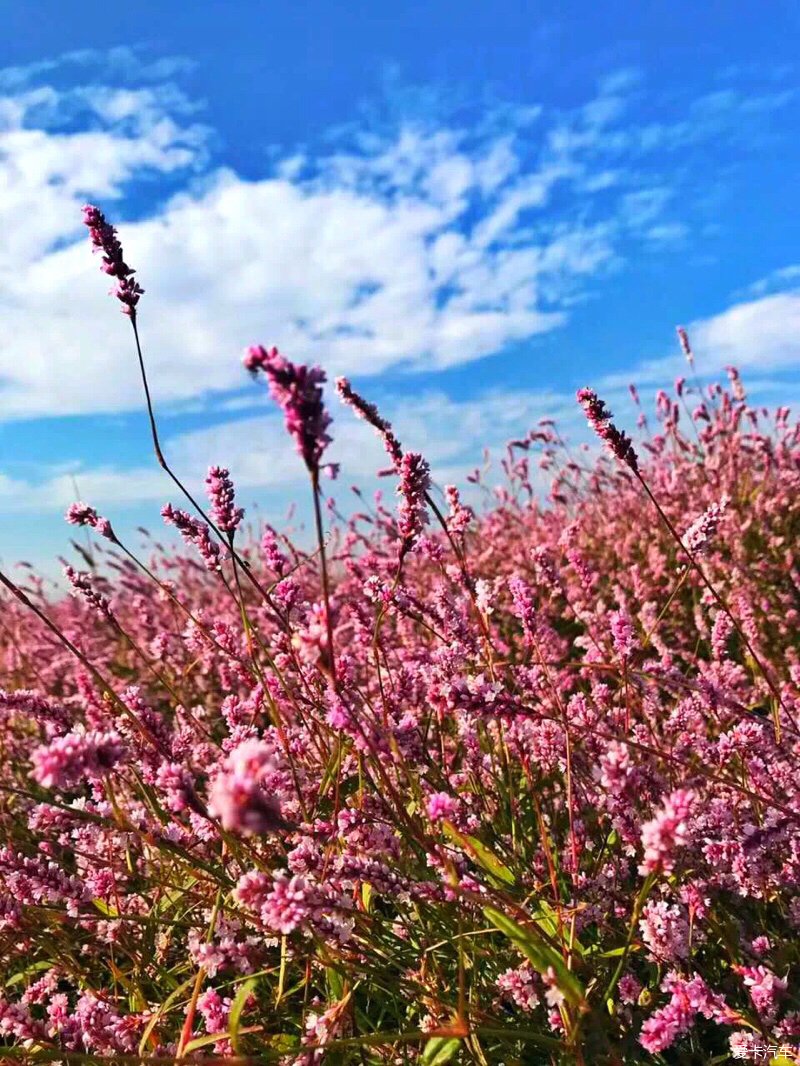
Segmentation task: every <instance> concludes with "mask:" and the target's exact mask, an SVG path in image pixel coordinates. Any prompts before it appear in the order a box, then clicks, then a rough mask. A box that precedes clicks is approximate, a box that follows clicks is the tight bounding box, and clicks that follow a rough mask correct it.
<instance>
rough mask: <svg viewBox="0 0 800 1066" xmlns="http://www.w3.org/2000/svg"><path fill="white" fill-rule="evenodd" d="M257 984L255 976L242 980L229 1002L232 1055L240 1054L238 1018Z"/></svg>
mask: <svg viewBox="0 0 800 1066" xmlns="http://www.w3.org/2000/svg"><path fill="white" fill-rule="evenodd" d="M257 984H258V978H257V977H251V978H249V980H247V981H244V982H242V984H241V986H240V988H239V991H238V992H237V993H236V997H235V998H234V1001H233V1003H232V1004H231V1012H230V1014H229V1015H228V1028H229V1029H230V1031H231V1044H232V1045H233V1053H234V1055H241V1052H240V1050H239V1020H240V1018H241V1017H242V1011H243V1010H244V1005H245V1003H246V1002H247V1000H248V998H249V996H250V993H251V992H252V991H253V989H254V988H255V987H256V985H257Z"/></svg>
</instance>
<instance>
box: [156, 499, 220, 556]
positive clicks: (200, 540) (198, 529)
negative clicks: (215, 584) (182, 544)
mask: <svg viewBox="0 0 800 1066" xmlns="http://www.w3.org/2000/svg"><path fill="white" fill-rule="evenodd" d="M161 514H162V516H163V518H164V521H165V522H166V523H167V524H168V525H171V526H175V528H176V529H177V530H178V532H179V533H180V535H181V536H182V537H183V539H184V540H185V541H186V543H187V544H191V545H192V546H193V547H195V548H196V549H197V551H198V552H199V553H200V556H201V558H202V560H203V562H204V563H205V566H206V570H219V569H220V558H219V545H218V544H215V543H214V541H213V540H212V539H211V533H210V532H209V529H208V526H207V525H206V523H205V522H199V521H198V520H197V519H196V518H192V516H191V515H190V514H187V513H186V511H181V510H179V508H177V507H173V506H172V504H171V503H168V504H165V506H164V507H162V508H161Z"/></svg>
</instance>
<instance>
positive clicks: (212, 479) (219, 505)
mask: <svg viewBox="0 0 800 1066" xmlns="http://www.w3.org/2000/svg"><path fill="white" fill-rule="evenodd" d="M206 490H207V492H208V498H209V500H210V501H211V517H212V519H213V520H214V523H215V524H216V525H217V526H218V527H219V529H221V530H222V532H223V533H235V532H236V529H237V527H238V525H239V523H240V522H241V520H242V519H243V518H244V510H243V508H241V507H235V506H234V498H235V493H234V488H233V481H231V476H230V472H229V471H228V470H226V469H225V468H224V467H222V466H210V467H209V468H208V477H207V478H206Z"/></svg>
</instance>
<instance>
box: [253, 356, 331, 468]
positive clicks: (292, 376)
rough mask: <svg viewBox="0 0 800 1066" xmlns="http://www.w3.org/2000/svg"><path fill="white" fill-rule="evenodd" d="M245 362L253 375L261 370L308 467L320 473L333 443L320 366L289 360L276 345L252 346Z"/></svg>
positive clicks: (324, 378)
mask: <svg viewBox="0 0 800 1066" xmlns="http://www.w3.org/2000/svg"><path fill="white" fill-rule="evenodd" d="M244 365H245V368H246V369H247V370H249V371H250V372H251V373H252V374H257V373H258V371H259V370H262V371H263V372H264V373H265V374H266V375H267V379H268V381H269V391H270V395H271V396H272V398H273V400H274V401H275V402H276V403H277V404H278V406H279V407H280V408H281V409H282V410H283V414H284V418H285V422H286V429H287V430H288V432H289V434H290V436H291V437H293V438H294V441H295V444H296V445H297V450H298V452H299V453H300V455H301V456H302V458H303V461H304V462H305V464H306V466H307V467H308V469H309V470H310V471H312V472H317V471H318V469H319V461H320V459H321V457H322V453H323V452H324V451H325V449H326V448H327V446H328V445H329V444H330V442H331V438H330V437H329V436H328V432H327V431H328V427H329V426H330V424H331V418H330V415H329V414H328V413H327V411H326V410H325V406H324V404H323V402H322V386H323V384H324V383H325V380H326V377H325V372H324V370H322V369H321V368H320V367H318V366H316V367H310V366H303V365H297V364H295V363H290V362H289V360H288V359H285V358H284V357H283V356H282V355H281V354H280V352H279V351H278V349H277V348H272V349H271V350H270V351H267V350H266V348H263V347H262V346H261V345H255V346H253V347H252V348H249V349H248V351H247V355H246V356H245V359H244Z"/></svg>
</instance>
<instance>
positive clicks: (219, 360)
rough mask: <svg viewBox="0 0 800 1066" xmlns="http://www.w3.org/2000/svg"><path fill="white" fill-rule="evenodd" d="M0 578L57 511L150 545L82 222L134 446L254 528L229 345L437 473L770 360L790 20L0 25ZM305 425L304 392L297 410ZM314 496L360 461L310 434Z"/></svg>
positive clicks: (368, 452) (438, 3) (216, 9)
mask: <svg viewBox="0 0 800 1066" xmlns="http://www.w3.org/2000/svg"><path fill="white" fill-rule="evenodd" d="M0 17H1V18H2V23H3V25H4V27H6V28H7V32H6V33H5V34H4V36H3V40H2V41H0V68H2V69H1V70H0V190H2V196H0V224H2V229H3V244H2V246H0V412H2V421H0V449H1V450H0V556H2V557H3V559H4V560H6V561H10V560H13V559H17V558H20V557H26V558H29V559H31V560H32V561H33V562H35V563H36V564H37V565H39V566H44V567H45V568H48V566H49V563H48V560H51V559H52V558H53V557H54V556H55V555H56V554H57V553H58V552H59V551H60V550H62V549H63V548H64V547H65V546H66V544H67V541H68V536H69V530H68V529H67V527H65V526H64V524H63V520H62V518H61V516H62V514H63V511H64V509H65V507H66V506H67V505H68V504H69V502H71V500H72V499H73V498H74V494H75V488H74V485H77V491H78V493H79V494H80V496H81V497H82V498H84V499H86V500H87V501H88V502H91V503H92V504H93V505H94V506H96V507H97V508H98V510H100V511H101V512H102V513H107V514H109V516H110V517H112V518H113V520H114V523H115V526H117V527H118V528H119V529H121V530H124V531H127V530H132V529H133V528H134V527H135V526H136V525H138V524H145V525H148V526H150V527H154V528H158V526H159V523H160V519H159V517H158V511H159V509H160V506H161V504H162V503H163V502H165V501H166V500H167V499H168V498H169V497H170V491H169V485H168V483H166V482H165V481H164V479H163V476H162V475H161V474H160V473H159V471H158V470H157V468H156V467H155V465H154V463H153V462H152V459H151V454H150V452H149V443H148V437H147V427H146V422H145V420H144V418H143V416H142V404H141V396H140V390H139V387H138V383H137V379H136V374H135V366H134V362H133V350H132V347H131V343H130V337H129V330H128V328H127V327H128V324H127V322H126V321H125V319H124V318H123V316H121V315H119V314H118V312H117V310H116V308H115V306H114V304H113V301H111V300H108V299H107V298H106V295H105V292H106V289H107V283H106V280H105V278H104V277H103V276H102V275H101V274H100V273H99V271H98V269H97V261H96V260H94V259H93V258H92V256H91V254H90V252H89V249H88V246H87V243H86V239H85V236H84V234H83V233H82V232H81V225H80V206H81V204H82V203H83V202H84V201H85V200H87V199H89V200H93V201H95V202H97V203H99V204H100V205H101V206H102V207H103V208H104V210H105V211H106V212H107V214H108V215H109V217H110V218H112V219H113V220H114V221H116V222H117V223H118V225H119V228H120V233H121V236H122V239H123V242H124V245H125V248H126V251H127V255H128V258H129V260H130V261H131V262H132V263H133V264H134V265H135V266H137V267H138V270H139V275H140V280H141V283H142V284H143V285H144V287H145V289H146V290H147V292H146V295H145V297H144V298H143V301H142V304H141V328H142V335H143V338H144V342H145V350H146V354H147V357H148V361H149V364H150V367H151V374H152V377H153V383H154V390H155V394H156V398H157V404H158V408H159V411H160V421H161V425H162V431H163V435H164V437H165V440H166V446H167V451H168V452H169V454H170V455H171V457H172V458H173V460H174V462H175V465H176V466H177V467H178V468H179V469H180V471H181V472H182V473H183V474H185V476H186V477H187V478H189V479H190V480H192V482H193V484H194V485H197V484H199V483H200V482H201V481H202V477H203V475H204V472H205V468H206V467H207V466H208V464H209V463H211V462H215V463H220V464H223V465H229V466H230V467H231V470H232V472H233V474H234V477H235V478H236V480H237V483H238V484H239V486H240V495H241V497H242V502H244V503H245V504H248V505H249V504H251V502H252V503H254V504H257V505H258V507H259V508H260V512H261V513H262V514H264V515H265V516H267V517H269V518H270V519H272V520H275V521H279V520H280V516H281V515H282V514H283V513H284V512H285V509H286V507H287V506H288V504H289V503H290V502H291V501H292V500H293V499H296V498H300V494H301V493H302V492H303V488H304V486H303V483H302V471H301V470H300V469H299V465H298V463H297V461H296V459H295V458H294V456H293V454H292V452H291V446H290V445H289V443H288V442H287V441H286V440H285V439H284V436H283V433H282V429H281V425H280V420H279V419H278V418H277V417H276V416H275V414H274V412H273V411H272V410H271V409H270V408H269V405H268V402H267V401H266V399H265V397H264V396H263V394H262V393H260V392H259V391H258V390H257V389H256V388H255V387H254V386H252V385H251V383H250V382H249V381H248V380H246V378H245V376H244V375H243V374H242V372H241V370H240V359H241V353H242V348H243V346H244V345H246V344H248V343H253V342H262V343H265V344H273V343H275V344H278V346H279V347H281V348H282V350H284V351H285V354H287V355H288V356H289V357H290V358H297V359H302V360H312V361H314V362H319V363H322V364H323V365H324V366H325V367H326V368H327V369H328V370H329V372H330V373H331V376H333V375H335V374H339V373H346V374H348V375H349V376H351V377H352V378H353V380H354V381H355V382H356V384H357V385H358V386H359V387H360V388H361V389H362V390H363V391H365V392H367V393H368V394H369V395H370V396H372V397H373V398H374V399H376V400H378V401H379V403H380V405H381V406H382V408H383V409H384V410H385V412H386V413H387V414H388V415H389V416H390V417H391V418H392V420H393V421H394V422H395V423H396V425H397V427H398V430H399V431H400V435H401V436H402V437H404V438H405V439H406V440H408V443H409V445H411V446H414V447H416V448H419V449H420V450H423V451H425V452H426V453H427V454H428V455H429V457H430V459H431V461H432V465H433V467H434V472H435V473H436V475H437V477H438V478H439V480H441V481H447V480H457V479H458V478H460V477H463V474H464V472H465V471H466V470H468V469H470V468H471V467H472V466H474V465H475V462H476V460H477V459H479V457H480V454H481V449H482V447H483V445H484V444H487V445H489V446H493V447H495V448H497V447H500V446H502V444H503V442H504V441H505V440H506V439H508V438H509V437H511V436H515V435H518V434H519V433H520V432H522V431H523V430H524V429H525V428H527V426H528V425H530V424H532V423H533V422H534V421H536V419H538V418H539V417H542V416H544V415H556V416H557V417H559V418H560V419H561V421H562V422H563V423H564V424H565V426H566V428H567V429H569V430H570V431H572V432H574V433H575V434H579V433H580V432H581V429H580V420H579V419H578V417H577V415H576V412H575V409H574V401H573V395H574V389H575V388H576V387H577V386H579V385H582V384H586V383H590V384H594V385H595V386H596V387H598V388H599V389H600V390H601V391H602V392H603V393H604V395H607V396H608V397H609V399H610V400H611V401H612V405H613V406H614V407H615V409H617V410H618V414H619V415H620V416H621V417H628V418H630V420H631V422H632V421H633V414H632V412H631V411H630V408H629V407H628V406H627V401H626V392H627V390H626V388H625V386H626V384H627V382H628V381H636V382H637V383H638V384H639V385H640V391H641V392H642V393H643V395H644V396H645V397H649V396H652V394H653V392H654V391H655V390H656V389H657V388H658V387H660V386H661V385H665V384H669V382H670V381H671V380H672V378H673V377H674V376H675V375H676V374H677V373H680V371H681V366H682V364H681V358H680V353H679V352H678V351H677V346H676V342H675V335H674V327H675V325H676V324H677V323H679V322H682V323H685V324H687V325H689V326H690V327H691V335H692V338H693V342H694V346H695V348H696V351H697V355H698V361H699V365H700V368H701V371H702V372H703V373H704V375H706V376H707V377H709V378H710V377H714V376H716V375H718V374H719V373H720V372H721V370H722V368H723V367H724V366H725V365H726V364H727V363H730V362H735V363H737V364H738V365H739V366H740V367H741V369H742V372H743V373H744V374H745V377H746V380H747V381H749V382H750V386H751V390H752V391H753V392H754V393H757V394H758V395H759V397H761V398H763V399H764V400H765V402H770V401H772V402H776V401H778V399H780V401H783V400H785V399H786V398H787V397H788V398H789V399H791V398H792V397H793V395H794V392H795V391H796V388H795V380H796V376H797V369H798V364H799V363H800V295H799V294H798V288H799V287H800V222H799V221H798V217H799V216H798V213H797V210H796V206H795V201H796V186H797V173H798V164H799V163H800V139H798V137H797V132H798V99H800V97H799V95H798V94H799V93H800V75H798V70H797V66H796V60H795V52H796V48H795V45H796V42H797V40H798V30H800V26H798V22H799V21H800V14H799V13H798V9H797V7H796V5H791V4H789V3H773V4H768V5H751V6H750V7H749V8H748V7H746V6H745V7H742V6H740V5H737V6H736V9H734V6H732V5H728V4H722V3H707V4H701V5H690V4H688V3H682V2H673V3H669V4H667V3H648V4H634V3H631V2H625V3H605V4H603V5H596V4H590V3H586V2H577V0H571V2H567V3H563V2H562V3H559V4H554V3H537V4H533V3H531V2H528V3H516V2H513V3H512V2H499V3H496V4H492V5H490V4H486V3H475V2H469V0H466V2H465V0H461V2H459V3H455V2H450V0H430V2H428V3H425V4H422V3H398V4H393V5H381V4H374V3H369V4H367V3H361V2H350V3H347V4H344V3H330V2H329V3H322V2H316V0H307V2H304V3H298V2H297V0H295V2H293V3H288V2H283V0H273V2H271V3H270V4H265V3H247V2H242V0H237V2H236V3H235V4H228V5H223V4H219V3H213V2H210V0H197V2H195V3H193V4H192V5H187V4H184V3H180V4H179V3H174V2H169V3H164V2H161V3H158V4H156V3H147V2H144V3H138V4H136V5H117V6H115V7H112V6H110V5H100V4H98V3H94V2H92V3H81V2H73V3H70V4H68V5H63V4H55V3H50V2H49V0H45V2H43V3H41V4H37V5H36V9H35V12H33V9H32V7H31V5H28V4H22V3H21V2H19V0H16V2H14V3H9V2H0ZM334 403H335V401H333V400H332V404H334ZM334 413H335V414H336V416H337V418H336V423H335V430H334V432H335V438H336V440H335V444H334V446H333V447H332V449H331V458H332V459H339V460H341V462H342V465H343V480H342V483H341V487H340V492H342V493H346V491H347V487H348V486H349V485H350V484H351V483H352V482H353V481H360V482H362V483H365V484H369V483H370V475H371V472H372V470H373V469H374V468H375V467H377V466H379V465H380V464H381V462H382V457H381V454H380V451H379V450H378V449H377V448H376V446H375V445H374V444H373V443H372V442H371V440H370V438H369V437H368V436H365V431H364V429H363V427H361V426H358V425H353V423H352V422H351V420H350V419H349V418H348V417H347V416H346V414H345V413H343V412H341V413H340V412H338V411H335V412H334Z"/></svg>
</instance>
